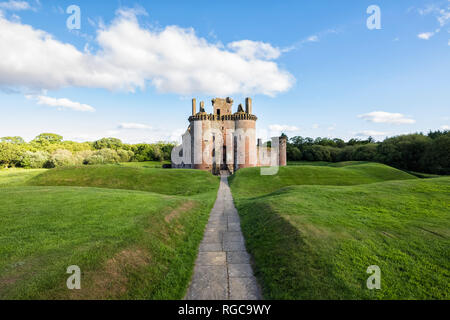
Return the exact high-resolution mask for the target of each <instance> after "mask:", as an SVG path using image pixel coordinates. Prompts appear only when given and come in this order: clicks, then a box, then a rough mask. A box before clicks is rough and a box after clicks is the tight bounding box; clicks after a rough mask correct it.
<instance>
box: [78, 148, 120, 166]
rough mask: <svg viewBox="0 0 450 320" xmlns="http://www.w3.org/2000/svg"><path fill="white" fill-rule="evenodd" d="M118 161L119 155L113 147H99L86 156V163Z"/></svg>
mask: <svg viewBox="0 0 450 320" xmlns="http://www.w3.org/2000/svg"><path fill="white" fill-rule="evenodd" d="M119 161H120V157H119V155H118V154H117V151H116V150H113V149H100V150H98V151H95V152H94V153H93V154H92V155H90V156H89V157H87V158H86V160H85V162H86V164H106V163H117V162H119Z"/></svg>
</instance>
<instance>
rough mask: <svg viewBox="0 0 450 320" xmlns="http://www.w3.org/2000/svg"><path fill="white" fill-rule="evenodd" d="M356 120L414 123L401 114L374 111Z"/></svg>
mask: <svg viewBox="0 0 450 320" xmlns="http://www.w3.org/2000/svg"><path fill="white" fill-rule="evenodd" d="M358 118H361V119H364V120H366V121H369V122H374V123H392V124H412V123H415V122H416V120H414V119H410V118H407V117H405V116H404V115H403V114H401V113H390V112H384V111H374V112H370V113H366V114H361V115H359V116H358Z"/></svg>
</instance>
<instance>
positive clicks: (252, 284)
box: [185, 171, 261, 300]
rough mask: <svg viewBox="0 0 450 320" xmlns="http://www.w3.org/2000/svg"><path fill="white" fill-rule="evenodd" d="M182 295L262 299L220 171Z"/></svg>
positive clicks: (194, 298) (227, 189) (238, 222)
mask: <svg viewBox="0 0 450 320" xmlns="http://www.w3.org/2000/svg"><path fill="white" fill-rule="evenodd" d="M185 299H186V300H257V299H261V293H260V289H259V286H258V283H257V281H256V278H255V277H254V275H253V270H252V267H251V264H250V255H249V254H248V253H247V251H246V248H245V241H244V236H243V235H242V232H241V225H240V220H239V216H238V212H237V210H236V208H235V206H234V203H233V197H232V195H231V191H230V188H229V186H228V179H227V174H226V173H224V172H223V171H222V175H221V180H220V187H219V191H218V194H217V200H216V202H215V204H214V207H213V209H212V210H211V214H210V217H209V221H208V225H207V226H206V230H205V234H204V237H203V241H202V242H201V244H200V248H199V253H198V257H197V260H196V263H195V268H194V275H193V277H192V281H191V284H190V286H189V289H188V292H187V294H186V297H185Z"/></svg>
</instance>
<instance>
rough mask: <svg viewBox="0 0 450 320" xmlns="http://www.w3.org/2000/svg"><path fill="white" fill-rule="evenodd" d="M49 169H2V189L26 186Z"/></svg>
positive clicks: (0, 184) (0, 171)
mask: <svg viewBox="0 0 450 320" xmlns="http://www.w3.org/2000/svg"><path fill="white" fill-rule="evenodd" d="M46 170H47V169H18V168H13V169H2V170H0V188H1V187H11V186H21V185H25V184H26V183H27V181H28V180H30V179H31V178H33V177H35V176H37V175H39V174H41V173H43V172H45V171H46Z"/></svg>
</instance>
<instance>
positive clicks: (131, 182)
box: [27, 165, 218, 196]
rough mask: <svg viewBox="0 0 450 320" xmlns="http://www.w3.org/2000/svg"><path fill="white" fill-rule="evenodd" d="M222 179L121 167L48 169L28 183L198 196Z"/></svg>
mask: <svg viewBox="0 0 450 320" xmlns="http://www.w3.org/2000/svg"><path fill="white" fill-rule="evenodd" d="M217 181H218V178H217V177H216V176H213V175H211V174H210V173H208V172H205V171H199V170H193V169H192V170H189V169H183V170H175V169H160V168H146V167H128V166H119V165H98V166H77V167H64V168H58V169H52V170H47V171H46V172H44V173H42V174H40V175H37V176H35V177H33V178H32V179H30V180H28V181H27V184H28V185H33V186H79V187H100V188H113V189H127V190H141V191H149V192H157V193H162V194H170V195H184V196H189V195H195V194H199V193H204V192H208V191H212V190H216V188H217Z"/></svg>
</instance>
